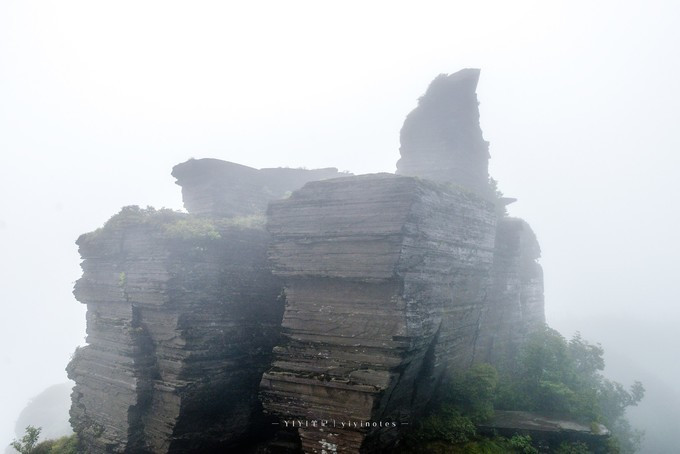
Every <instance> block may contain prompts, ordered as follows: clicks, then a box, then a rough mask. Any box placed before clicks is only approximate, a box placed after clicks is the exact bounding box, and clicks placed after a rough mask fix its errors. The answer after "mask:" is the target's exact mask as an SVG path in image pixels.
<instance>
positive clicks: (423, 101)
mask: <svg viewBox="0 0 680 454" xmlns="http://www.w3.org/2000/svg"><path fill="white" fill-rule="evenodd" d="M478 80H479V69H463V70H461V71H458V72H457V73H454V74H451V75H446V74H442V75H440V76H438V77H437V78H436V79H434V80H433V81H432V83H431V84H430V86H429V88H428V89H427V91H426V92H425V94H424V95H423V96H422V97H421V98H420V99H419V100H418V107H416V108H415V109H414V110H413V111H412V112H411V113H409V114H408V116H407V117H406V120H405V121H404V125H403V127H402V128H401V134H400V140H401V148H400V149H399V151H400V153H401V159H400V160H399V161H398V162H397V174H400V175H409V176H417V177H420V178H426V179H429V180H434V181H440V182H453V183H455V184H458V185H460V186H462V187H464V188H467V189H469V190H472V191H475V192H477V193H479V194H482V195H487V194H488V195H492V194H491V192H490V188H489V185H488V179H489V171H488V168H489V143H488V142H487V141H485V140H484V138H483V137H482V130H481V128H480V126H479V102H478V101H477V94H476V92H475V90H476V89H477V82H478Z"/></svg>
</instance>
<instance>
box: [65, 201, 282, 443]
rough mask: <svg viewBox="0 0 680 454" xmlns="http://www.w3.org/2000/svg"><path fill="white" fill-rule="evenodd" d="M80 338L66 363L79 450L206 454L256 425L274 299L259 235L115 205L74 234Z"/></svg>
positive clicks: (276, 319) (263, 235)
mask: <svg viewBox="0 0 680 454" xmlns="http://www.w3.org/2000/svg"><path fill="white" fill-rule="evenodd" d="M78 245H79V250H80V254H81V256H82V257H83V259H84V260H83V263H82V268H83V276H82V278H81V279H79V280H78V282H77V283H76V287H75V291H74V294H75V295H76V298H77V299H78V300H79V301H81V302H83V303H85V304H87V309H88V311H87V333H88V336H87V342H88V345H87V346H86V347H84V348H82V349H80V350H79V351H78V352H77V353H76V355H75V357H74V359H73V361H72V362H71V364H70V365H69V367H68V372H69V377H70V378H71V379H73V380H74V381H75V382H76V386H75V388H74V392H73V405H72V408H71V418H72V419H71V421H72V424H73V425H74V428H75V430H76V432H77V433H78V435H79V437H80V440H81V443H82V444H83V448H84V450H85V451H86V452H129V453H144V452H153V453H161V452H176V453H177V452H209V451H211V450H214V449H217V448H221V447H224V446H229V445H234V444H236V443H238V442H239V441H241V439H242V438H243V437H244V436H246V435H248V430H249V429H250V428H251V426H252V425H253V424H257V423H258V422H259V421H258V420H257V418H258V417H259V416H258V415H259V413H258V410H259V404H258V401H257V386H258V382H259V379H260V377H261V375H262V372H264V370H265V369H266V367H267V366H268V364H269V363H270V354H271V349H272V347H273V346H274V345H275V344H276V341H277V338H278V337H277V336H278V330H279V325H280V321H281V315H282V309H283V302H282V300H281V299H280V288H281V284H280V282H279V281H278V280H277V279H276V278H275V277H274V276H273V275H272V273H271V272H270V270H269V267H268V266H267V262H266V249H267V245H268V234H267V232H266V231H264V230H263V229H256V228H242V227H240V226H233V225H230V223H229V222H228V221H222V222H221V223H219V222H213V221H209V220H206V219H198V218H195V217H192V216H189V215H182V214H179V213H174V212H170V211H168V210H161V211H155V210H152V209H150V210H140V209H138V208H136V207H128V208H125V209H123V211H121V213H119V214H118V215H116V216H114V217H113V218H112V219H111V220H109V222H107V224H106V225H105V226H104V227H103V228H102V229H99V230H97V231H95V232H93V233H90V234H87V235H83V236H81V237H80V238H79V239H78Z"/></svg>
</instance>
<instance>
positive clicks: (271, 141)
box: [0, 0, 680, 452]
mask: <svg viewBox="0 0 680 454" xmlns="http://www.w3.org/2000/svg"><path fill="white" fill-rule="evenodd" d="M679 13H680V7H679V6H677V5H676V4H675V3H674V2H670V1H667V2H663V1H653V2H646V3H645V4H644V5H643V4H642V3H634V2H613V1H612V2H610V1H607V2H597V4H593V3H592V2H550V3H546V2H538V1H523V2H519V3H518V2H513V3H512V4H508V3H507V2H480V3H478V4H475V5H474V6H470V5H464V4H462V3H461V4H455V3H450V2H446V3H445V2H441V3H440V2H420V3H419V4H418V6H417V7H416V6H415V5H413V6H408V7H407V6H404V5H402V4H395V3H388V2H385V3H383V2H374V3H371V4H369V5H366V4H359V3H353V2H349V3H347V2H345V3H343V4H342V6H336V7H333V8H332V7H329V6H322V5H321V4H319V3H314V2H296V3H292V4H290V3H286V4H285V5H283V4H279V3H276V2H263V3H262V4H253V5H251V6H247V7H245V6H244V7H240V8H235V7H232V6H227V5H225V4H223V3H222V2H198V3H186V2H157V1H153V2H144V3H143V4H140V3H139V2H127V1H124V2H116V3H115V4H104V3H100V2H86V1H67V2H50V1H42V2H40V1H38V2H22V1H18V0H10V1H6V2H3V3H2V4H0V154H1V156H2V165H0V193H1V194H2V198H1V200H2V205H1V207H2V210H1V211H0V252H1V254H2V264H1V266H2V270H1V272H0V301H2V314H3V317H1V318H0V345H1V350H0V364H2V370H3V371H4V373H3V374H2V375H1V378H0V380H1V383H0V389H2V402H3V406H2V409H1V410H0V445H2V444H8V443H9V442H10V441H11V440H12V438H13V437H14V436H15V435H14V424H15V421H16V420H17V418H18V417H19V414H20V412H21V410H22V409H23V408H24V407H25V405H26V403H27V402H28V400H29V399H30V398H31V397H33V396H35V395H37V394H38V393H40V392H41V391H43V390H44V389H46V388H47V387H49V386H51V385H54V384H57V383H61V382H64V381H66V374H65V372H64V367H65V366H66V364H67V362H68V361H69V357H70V355H71V353H72V352H73V350H74V349H75V347H76V346H77V345H82V344H83V343H84V337H85V318H84V317H85V310H84V307H83V306H82V305H81V304H79V303H78V302H77V301H75V299H74V298H73V296H72V294H71V291H72V287H73V282H74V281H75V280H76V279H78V277H79V274H80V270H79V256H78V253H77V248H76V246H75V243H74V242H75V240H76V238H77V237H78V236H79V235H80V234H81V233H84V232H88V231H92V230H94V229H96V228H97V227H99V226H101V225H102V224H103V223H104V222H105V221H106V220H107V219H108V218H109V217H110V216H111V215H113V214H114V213H116V212H117V211H118V210H119V209H120V207H122V206H124V205H130V204H137V205H140V206H146V205H153V206H156V207H168V208H173V209H181V207H182V205H181V196H180V190H179V187H178V186H176V185H174V179H173V178H172V177H171V176H170V170H171V168H172V166H173V165H175V164H177V163H179V162H182V161H185V160H187V159H188V158H190V157H195V158H202V157H214V158H219V159H224V160H229V161H234V162H238V163H241V164H245V165H249V166H252V167H258V168H259V167H276V166H291V167H302V166H304V167H307V168H320V167H329V166H333V167H338V168H339V169H340V170H348V171H350V172H353V173H355V174H360V173H370V172H393V171H394V169H395V163H396V161H397V159H398V158H399V129H400V127H401V125H402V123H403V120H404V117H405V116H406V114H407V113H408V112H409V111H410V110H411V109H413V107H414V106H415V104H416V100H417V98H418V97H419V96H421V95H422V94H423V93H424V90H425V88H426V87H427V85H428V83H429V81H430V80H432V79H433V78H434V77H435V76H436V75H437V74H439V73H451V72H454V71H457V70H458V69H460V68H464V67H479V68H482V73H481V78H480V82H479V87H478V95H479V99H480V101H481V104H480V110H481V126H482V129H483V130H484V136H485V138H486V140H488V141H490V143H491V147H490V152H491V161H490V163H491V164H490V172H491V174H492V176H493V177H494V178H495V179H496V180H498V181H499V188H500V189H501V191H503V192H504V193H505V194H506V195H507V196H508V197H516V198H518V202H516V203H515V204H513V205H511V206H510V207H509V210H510V214H511V215H516V216H520V217H522V218H524V219H526V220H527V221H529V222H530V223H531V225H532V227H533V229H534V230H535V232H536V234H537V236H538V239H539V241H540V243H541V246H542V250H543V256H542V259H541V264H542V266H543V268H544V271H545V286H546V287H545V296H546V313H547V317H548V323H549V324H551V326H553V327H554V328H556V329H558V330H559V331H560V332H562V334H564V335H565V336H567V337H570V336H571V335H572V334H573V333H574V332H576V331H580V332H581V333H582V334H583V336H584V337H585V338H586V339H588V340H590V341H592V342H600V343H602V345H603V347H604V349H605V352H606V353H605V356H606V359H607V366H608V367H607V369H606V371H605V372H606V373H607V375H609V376H611V377H612V378H614V379H616V380H618V381H621V382H622V383H624V384H625V385H628V384H630V383H631V382H632V381H633V380H634V379H640V380H641V381H642V382H643V383H644V385H645V387H646V388H647V397H646V399H645V400H644V401H643V403H642V404H641V406H640V407H639V408H637V409H634V411H632V412H631V419H632V420H633V421H634V422H635V423H637V424H638V425H639V426H641V427H642V426H645V427H646V428H647V432H648V436H647V441H646V443H647V445H645V446H646V451H645V452H659V451H658V449H661V448H656V447H658V446H667V445H662V444H659V443H661V441H660V440H668V439H670V438H671V437H672V435H674V434H672V432H671V430H672V427H673V426H672V425H673V424H676V425H677V422H676V421H677V417H678V411H677V410H675V411H674V410H671V409H672V408H676V409H677V408H680V387H679V386H678V384H677V383H679V382H680V366H678V364H677V361H675V358H676V356H677V354H676V352H675V349H674V347H675V346H677V345H680V334H679V333H678V330H677V329H675V327H676V325H677V323H678V320H679V319H680V308H679V307H678V305H677V304H676V302H677V296H676V292H675V289H674V285H673V284H674V272H675V267H674V262H675V257H677V256H678V255H680V241H679V240H678V237H677V225H678V221H679V219H678V217H679V215H678V210H677V208H675V206H676V200H675V197H674V196H675V195H676V194H677V190H676V188H675V185H676V183H675V181H676V180H677V176H676V172H677V168H678V164H680V159H679V158H678V154H677V153H678V150H679V149H680V136H679V135H678V134H677V126H676V117H677V112H678V111H680V88H679V87H678V83H677V81H678V80H679V79H680V62H679V59H678V57H677V43H678V42H679V41H680V36H679V34H680V32H678V30H677V21H678V19H679ZM655 443H656V444H655ZM0 449H4V447H3V448H0Z"/></svg>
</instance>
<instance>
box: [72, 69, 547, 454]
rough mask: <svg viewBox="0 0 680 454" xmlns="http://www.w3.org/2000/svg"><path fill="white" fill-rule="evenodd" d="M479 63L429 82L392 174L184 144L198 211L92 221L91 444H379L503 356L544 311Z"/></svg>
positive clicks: (80, 391) (112, 448)
mask: <svg viewBox="0 0 680 454" xmlns="http://www.w3.org/2000/svg"><path fill="white" fill-rule="evenodd" d="M478 77H479V70H472V69H468V70H463V71H460V72H459V73H456V74H453V75H450V76H445V75H443V76H440V77H438V78H437V79H435V81H434V82H433V83H432V84H431V85H430V88H429V89H428V90H427V93H426V94H425V95H424V96H423V97H422V98H421V99H420V101H419V105H418V107H417V108H416V109H415V110H414V111H413V112H411V114H409V115H408V117H407V119H406V121H405V123H404V127H403V128H402V131H401V141H402V146H401V159H400V161H399V163H398V172H397V173H398V174H397V175H392V174H374V175H361V176H349V175H347V174H340V173H338V172H337V170H336V169H320V170H313V171H307V170H302V169H261V170H256V169H252V168H249V167H245V166H241V165H238V164H234V163H230V162H225V161H219V160H214V159H202V160H189V161H188V162H185V163H183V164H179V165H177V166H175V168H174V169H173V175H174V176H175V177H176V178H177V183H178V184H179V185H180V186H182V195H183V200H184V204H185V207H186V209H187V211H189V214H181V213H176V212H171V211H168V210H160V211H155V210H153V209H147V210H141V209H139V208H136V207H128V208H125V209H123V211H122V212H121V213H120V214H118V215H116V216H114V217H113V218H112V219H111V220H110V221H109V222H108V223H107V224H106V225H105V226H104V227H103V228H102V229H99V230H97V231H95V232H92V233H90V234H86V235H83V236H81V238H79V240H78V245H79V248H80V254H81V256H82V258H83V259H84V260H83V264H82V268H83V276H82V278H81V279H80V280H79V281H78V282H77V283H76V288H75V291H74V293H75V295H76V297H77V299H78V300H79V301H81V302H83V303H85V304H87V308H88V312H87V322H88V325H87V332H88V338H87V341H88V345H87V346H86V347H84V348H83V349H80V350H79V351H78V352H77V353H76V355H75V357H74V359H73V361H72V362H71V364H70V365H69V367H68V372H69V376H70V377H71V378H72V379H73V380H74V381H75V382H76V386H75V389H74V392H73V396H72V401H73V404H72V407H71V422H72V424H73V426H74V429H75V430H76V432H77V433H78V435H79V437H80V440H81V443H82V445H83V449H84V450H85V451H86V452H92V453H104V452H121V453H146V452H148V453H181V452H223V450H225V449H230V450H232V451H235V452H238V451H242V452H245V451H246V450H248V451H249V452H253V450H255V449H256V445H258V444H259V448H257V449H260V448H261V449H262V450H264V451H261V452H274V451H276V450H277V449H278V451H276V452H297V451H298V450H299V447H298V445H301V447H302V450H303V451H304V452H307V453H312V452H342V453H358V452H380V451H381V450H384V449H386V448H387V447H390V446H392V445H393V444H394V443H395V441H396V440H397V439H398V437H399V434H400V430H399V429H400V428H402V427H403V425H405V424H409V423H410V422H414V421H415V420H416V419H417V417H418V416H420V415H421V414H422V412H423V411H424V410H425V408H426V406H427V405H428V403H429V402H431V401H432V400H433V399H436V398H437V395H438V391H439V390H440V388H441V386H443V384H445V383H446V381H447V380H448V379H449V378H450V376H451V375H452V374H454V373H456V372H459V371H462V370H465V369H466V368H468V367H469V366H470V365H471V364H473V363H474V362H492V363H494V364H502V362H503V360H504V359H505V358H507V355H508V354H510V352H512V351H514V350H515V349H516V348H518V346H519V345H520V344H521V342H522V341H523V339H524V338H525V337H526V335H527V334H528V333H529V332H530V331H531V330H533V329H535V328H536V327H539V326H542V324H543V322H544V314H543V290H542V271H541V268H540V266H539V265H538V264H537V262H536V259H537V258H538V256H539V254H540V249H539V247H538V243H537V241H536V238H535V236H534V234H533V232H532V231H531V229H530V228H529V226H528V224H527V223H526V222H524V221H522V220H519V219H513V218H508V217H507V216H505V215H504V209H503V207H504V205H505V204H506V203H507V201H508V200H509V199H504V198H500V197H499V196H498V195H497V194H496V192H495V190H494V186H493V185H491V184H489V181H490V180H489V175H488V157H489V155H488V143H487V142H485V141H484V140H483V138H482V134H481V129H480V126H479V110H478V103H477V96H476V93H475V89H476V86H477V80H478ZM267 207H268V208H267ZM265 213H266V217H265ZM265 221H266V229H265ZM267 418H272V419H267ZM277 424H278V426H277ZM286 426H287V427H288V430H286ZM277 427H278V428H280V429H282V430H280V431H279V432H278V433H277V435H276V436H275V437H279V438H280V440H283V441H281V442H279V441H273V442H272V441H266V438H267V435H268V434H271V433H272V432H274V430H272V429H276V428H277ZM291 430H293V431H292V432H291ZM287 436H292V443H289V442H288V441H287V439H286V437H287Z"/></svg>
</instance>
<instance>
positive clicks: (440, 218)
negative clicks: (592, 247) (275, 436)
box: [262, 174, 496, 453]
mask: <svg viewBox="0 0 680 454" xmlns="http://www.w3.org/2000/svg"><path fill="white" fill-rule="evenodd" d="M495 219H496V218H495V214H494V206H493V204H492V203H490V202H487V201H485V200H484V199H482V198H480V197H478V196H476V195H474V194H472V193H469V192H467V191H462V190H459V189H455V188H452V187H447V186H444V185H438V184H435V183H429V182H424V181H422V180H418V179H415V178H409V177H399V176H393V175H388V174H378V175H366V176H360V177H349V178H342V179H333V180H326V181H321V182H313V183H309V184H307V185H306V186H305V187H304V188H303V189H301V190H299V191H297V192H295V193H293V195H292V196H291V197H290V198H289V199H287V200H283V201H278V202H273V203H272V204H271V205H270V209H269V218H268V229H269V231H270V233H271V234H272V237H273V243H272V246H271V250H270V257H271V259H272V262H273V267H274V271H275V274H277V275H278V276H280V277H282V278H283V279H284V280H285V283H286V284H285V289H286V298H287V303H286V310H285V314H284V318H283V322H282V331H283V334H284V336H285V340H284V342H283V343H281V344H280V345H279V346H278V347H276V349H275V360H274V362H273V364H272V368H271V369H270V370H269V371H267V373H265V375H264V376H263V379H262V398H263V403H264V406H265V409H266V410H268V411H270V412H272V413H275V414H276V415H278V416H279V417H280V418H281V419H282V420H291V419H295V418H301V419H305V420H334V421H336V422H339V421H347V420H350V421H385V420H390V421H394V422H396V423H397V424H401V423H408V422H409V421H411V418H412V417H414V416H415V415H418V414H419V412H420V411H421V410H422V409H423V407H424V406H425V405H426V404H427V402H428V401H429V399H430V398H431V397H432V395H433V391H434V389H435V388H436V387H437V385H438V384H439V382H440V381H441V380H442V379H443V378H444V377H445V375H446V372H447V371H453V370H458V369H462V368H465V367H467V366H468V365H469V364H470V362H471V361H472V357H473V351H474V343H475V339H476V336H477V329H478V325H479V318H480V315H481V310H482V306H483V304H484V300H485V295H486V290H487V289H488V287H489V285H490V271H491V266H492V259H493V245H494V232H495ZM299 432H300V435H301V438H302V444H303V448H304V449H305V452H320V450H321V449H322V448H323V447H324V446H326V448H325V449H327V450H328V449H331V448H333V447H335V448H334V449H337V450H338V452H347V453H350V452H359V450H360V449H361V450H364V451H366V450H368V451H370V450H373V449H378V448H383V447H385V446H386V445H389V443H390V442H391V441H393V438H394V437H395V436H396V430H394V429H391V428H387V429H385V428H383V429H381V428H365V427H364V428H355V429H351V430H346V429H342V428H340V427H338V425H337V424H336V426H335V427H327V428H325V429H324V430H319V429H318V428H307V427H303V428H300V429H299Z"/></svg>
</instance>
